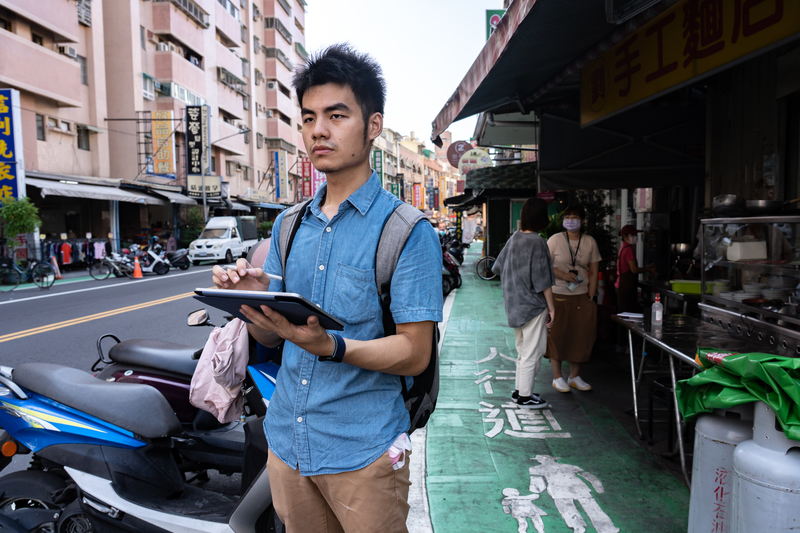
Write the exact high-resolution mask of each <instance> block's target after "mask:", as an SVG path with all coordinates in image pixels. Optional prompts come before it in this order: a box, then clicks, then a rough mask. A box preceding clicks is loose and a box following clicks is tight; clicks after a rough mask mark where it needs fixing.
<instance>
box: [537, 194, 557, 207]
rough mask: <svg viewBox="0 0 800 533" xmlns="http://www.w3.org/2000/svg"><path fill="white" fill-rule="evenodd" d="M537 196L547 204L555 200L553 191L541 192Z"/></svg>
mask: <svg viewBox="0 0 800 533" xmlns="http://www.w3.org/2000/svg"><path fill="white" fill-rule="evenodd" d="M537 196H538V197H539V198H541V199H542V200H544V201H546V202H547V203H548V204H549V203H550V202H552V201H553V200H555V199H556V193H555V191H542V192H540V193H539V194H538V195H537Z"/></svg>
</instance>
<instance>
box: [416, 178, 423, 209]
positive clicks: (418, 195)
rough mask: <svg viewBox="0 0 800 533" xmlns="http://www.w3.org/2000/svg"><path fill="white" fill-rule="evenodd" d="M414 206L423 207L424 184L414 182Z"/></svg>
mask: <svg viewBox="0 0 800 533" xmlns="http://www.w3.org/2000/svg"><path fill="white" fill-rule="evenodd" d="M414 207H422V184H421V183H415V184H414Z"/></svg>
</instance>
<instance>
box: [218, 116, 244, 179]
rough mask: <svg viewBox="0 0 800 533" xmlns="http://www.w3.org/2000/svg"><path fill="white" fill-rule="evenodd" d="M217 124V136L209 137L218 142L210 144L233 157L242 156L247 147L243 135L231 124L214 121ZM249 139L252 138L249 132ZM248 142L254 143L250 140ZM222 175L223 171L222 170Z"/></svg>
mask: <svg viewBox="0 0 800 533" xmlns="http://www.w3.org/2000/svg"><path fill="white" fill-rule="evenodd" d="M215 122H216V123H217V136H216V137H214V135H212V136H211V138H212V139H214V138H216V139H219V141H214V142H212V143H211V144H212V145H214V146H216V147H218V148H221V149H222V150H225V151H226V152H229V153H231V154H235V155H244V154H245V153H246V151H247V148H246V147H247V145H246V144H245V143H244V133H240V132H241V130H240V129H239V128H237V127H236V126H233V125H232V124H228V123H227V122H225V121H224V120H220V119H216V120H215ZM250 135H251V137H252V136H253V134H252V132H251V134H250ZM250 142H254V141H253V140H252V138H251V140H250ZM222 171H223V174H224V169H222Z"/></svg>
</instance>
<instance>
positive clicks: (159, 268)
mask: <svg viewBox="0 0 800 533" xmlns="http://www.w3.org/2000/svg"><path fill="white" fill-rule="evenodd" d="M153 272H155V273H156V274H158V275H159V276H163V275H164V274H166V273H167V272H169V267H168V266H167V265H165V264H164V263H159V264H157V265H156V266H154V267H153Z"/></svg>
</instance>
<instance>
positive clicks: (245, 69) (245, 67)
mask: <svg viewBox="0 0 800 533" xmlns="http://www.w3.org/2000/svg"><path fill="white" fill-rule="evenodd" d="M242 76H244V77H245V78H249V77H250V62H249V61H248V60H246V59H245V58H242Z"/></svg>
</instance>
